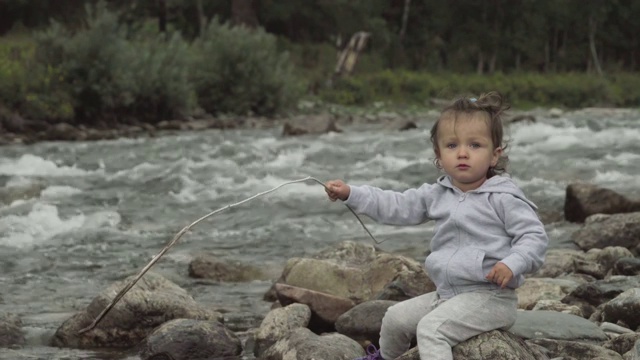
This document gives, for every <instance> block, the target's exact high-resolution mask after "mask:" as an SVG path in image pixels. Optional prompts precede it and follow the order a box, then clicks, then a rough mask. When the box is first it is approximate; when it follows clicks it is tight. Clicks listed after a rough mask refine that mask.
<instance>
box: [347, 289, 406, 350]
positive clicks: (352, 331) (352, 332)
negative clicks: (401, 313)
mask: <svg viewBox="0 0 640 360" xmlns="http://www.w3.org/2000/svg"><path fill="white" fill-rule="evenodd" d="M397 303H398V302H397V301H391V300H371V301H366V302H363V303H361V304H358V305H356V306H355V307H353V308H352V309H350V310H349V311H347V312H345V313H344V314H342V315H341V316H340V317H339V318H338V320H337V321H336V330H337V331H338V332H339V333H340V334H343V335H346V336H348V337H350V338H352V339H354V340H357V341H359V342H361V343H364V342H366V341H369V342H371V343H373V344H375V345H376V346H378V341H379V339H380V328H381V327H382V318H383V316H384V314H385V313H386V311H387V309H388V308H389V307H390V306H391V305H394V304H397Z"/></svg>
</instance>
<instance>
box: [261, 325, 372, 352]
mask: <svg viewBox="0 0 640 360" xmlns="http://www.w3.org/2000/svg"><path fill="white" fill-rule="evenodd" d="M363 355H364V349H363V348H362V346H360V344H358V343H357V342H356V341H355V340H352V339H349V338H348V337H346V336H344V335H341V334H338V333H331V334H324V335H316V334H314V333H313V332H312V331H311V330H309V329H306V328H301V329H298V330H297V331H295V332H294V333H292V334H291V336H289V337H286V338H284V339H280V340H278V341H277V342H276V343H275V344H274V345H273V346H271V347H270V348H269V349H267V350H266V351H265V352H264V353H263V354H262V356H261V357H260V360H289V359H296V360H315V359H331V360H334V359H335V360H352V359H354V358H357V357H361V356H363Z"/></svg>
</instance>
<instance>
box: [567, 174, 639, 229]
mask: <svg viewBox="0 0 640 360" xmlns="http://www.w3.org/2000/svg"><path fill="white" fill-rule="evenodd" d="M634 211H640V201H632V200H630V199H627V198H626V197H624V196H623V195H620V194H618V193H617V192H615V191H613V190H609V189H605V188H601V187H598V186H595V185H591V184H584V183H575V184H569V186H567V189H566V196H565V202H564V216H565V220H567V221H571V222H584V221H585V219H586V218H587V217H589V216H591V215H594V214H618V213H627V212H634Z"/></svg>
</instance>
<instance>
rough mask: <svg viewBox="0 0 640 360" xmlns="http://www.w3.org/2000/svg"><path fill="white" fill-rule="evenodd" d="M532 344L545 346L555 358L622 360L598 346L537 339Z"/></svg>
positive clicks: (617, 355) (613, 352)
mask: <svg viewBox="0 0 640 360" xmlns="http://www.w3.org/2000/svg"><path fill="white" fill-rule="evenodd" d="M530 342H532V343H534V344H538V345H541V346H543V347H544V348H546V349H547V350H549V353H550V354H551V355H550V356H553V357H554V358H555V357H559V358H562V359H607V360H622V356H620V354H618V353H617V352H615V351H613V350H609V349H605V348H604V347H602V346H599V345H596V344H590V343H585V342H578V341H567V340H552V339H535V340H530Z"/></svg>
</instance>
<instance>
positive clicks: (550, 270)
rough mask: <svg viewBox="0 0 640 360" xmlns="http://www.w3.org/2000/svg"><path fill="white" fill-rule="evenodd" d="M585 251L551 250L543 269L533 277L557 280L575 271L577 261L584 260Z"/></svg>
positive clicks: (548, 252)
mask: <svg viewBox="0 0 640 360" xmlns="http://www.w3.org/2000/svg"><path fill="white" fill-rule="evenodd" d="M585 257H586V255H585V253H584V251H581V250H572V249H550V250H549V251H547V254H546V256H545V259H544V264H542V267H541V268H540V269H539V270H538V271H537V272H536V273H535V274H532V275H531V277H536V278H555V277H558V276H561V275H563V274H569V273H572V272H574V271H575V259H584V258H585Z"/></svg>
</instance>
